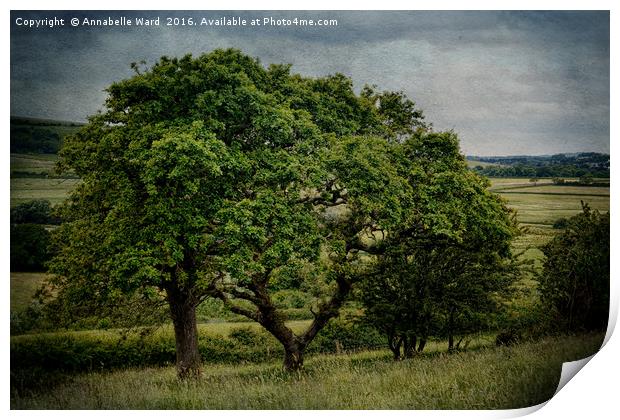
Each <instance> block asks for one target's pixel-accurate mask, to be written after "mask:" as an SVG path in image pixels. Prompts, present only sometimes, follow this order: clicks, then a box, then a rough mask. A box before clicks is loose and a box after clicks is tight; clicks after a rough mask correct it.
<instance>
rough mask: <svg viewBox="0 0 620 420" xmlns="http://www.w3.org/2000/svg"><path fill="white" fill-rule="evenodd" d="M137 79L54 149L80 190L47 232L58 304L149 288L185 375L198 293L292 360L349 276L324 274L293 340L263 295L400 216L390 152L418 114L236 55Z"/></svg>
mask: <svg viewBox="0 0 620 420" xmlns="http://www.w3.org/2000/svg"><path fill="white" fill-rule="evenodd" d="M134 69H135V70H136V75H135V76H134V77H132V78H130V79H127V80H123V81H120V82H117V83H114V84H112V85H111V86H110V87H109V88H108V89H107V92H108V98H107V100H106V107H107V109H106V110H105V112H103V113H101V114H98V115H95V116H93V117H91V118H90V120H89V123H88V124H87V125H86V126H84V127H83V128H82V129H81V130H80V131H79V132H78V133H77V134H76V135H74V136H71V137H69V138H67V139H66V141H65V144H64V146H63V149H62V150H61V153H60V161H59V170H65V169H72V170H74V172H75V174H76V175H77V176H79V177H80V178H81V180H82V183H81V184H80V185H79V186H78V187H77V188H76V190H75V191H74V192H73V194H72V196H71V198H70V200H69V201H68V202H67V203H66V205H65V206H64V207H63V209H62V217H63V220H66V222H65V223H63V225H62V226H61V227H60V229H58V231H57V232H55V235H54V236H55V241H54V243H55V246H56V250H57V252H58V256H57V257H56V258H55V259H54V260H53V261H52V263H51V265H50V267H51V271H52V272H53V273H54V274H56V277H55V278H54V280H53V282H54V284H55V286H56V287H57V288H58V289H59V294H58V299H65V298H67V299H69V300H71V299H73V298H77V300H78V303H79V301H84V300H96V301H98V302H104V301H105V300H111V301H114V300H115V299H117V298H118V296H120V295H125V294H131V293H135V292H138V291H140V290H143V289H145V288H148V287H153V288H156V289H158V290H159V291H160V292H162V293H164V294H165V296H166V298H167V300H168V303H169V305H170V308H171V314H172V318H173V322H174V324H175V327H176V328H177V332H178V334H179V336H178V337H177V344H178V345H179V346H180V347H179V349H178V355H179V357H181V359H183V360H181V359H180V360H179V362H180V364H179V366H181V365H183V366H182V371H183V372H186V371H187V372H189V371H196V370H197V366H198V364H199V363H198V362H199V361H198V353H197V352H196V351H195V349H196V345H197V344H196V340H197V339H196V334H195V330H196V327H195V309H196V307H197V305H198V304H199V303H200V301H202V300H203V299H205V298H206V297H208V296H212V297H218V298H220V299H222V300H223V301H225V303H226V305H227V306H228V307H229V308H231V309H232V310H233V312H235V313H238V314H241V315H244V316H247V317H249V318H251V319H254V320H256V321H258V322H260V323H261V324H263V325H264V326H265V327H266V328H267V329H268V330H269V331H270V332H272V333H273V334H274V335H276V336H277V337H278V339H279V340H280V341H281V342H283V343H284V342H287V343H288V344H287V346H288V347H289V350H291V349H293V347H294V348H295V349H294V351H295V352H297V351H300V350H301V348H302V347H305V346H306V345H307V344H308V343H309V342H310V341H311V340H312V339H313V337H314V336H315V335H316V334H317V333H318V331H320V329H321V328H323V327H324V326H325V324H326V322H327V321H328V320H329V319H331V318H333V317H334V316H336V315H337V308H338V307H339V306H341V305H342V302H344V298H345V297H346V295H347V293H348V290H349V288H350V286H349V285H345V283H346V282H343V281H342V279H340V280H341V281H340V283H338V281H335V280H334V276H336V277H338V276H339V275H344V274H342V273H344V272H346V271H347V270H348V268H346V267H343V266H342V265H341V264H340V265H337V266H336V265H332V266H330V268H329V269H330V270H331V273H332V274H330V275H325V276H324V277H325V278H324V279H325V281H326V283H330V282H331V284H332V288H333V287H334V286H336V289H337V291H336V294H337V296H336V298H335V299H333V298H332V299H331V300H330V299H329V295H328V299H327V300H325V299H324V298H325V296H323V299H319V300H318V302H317V305H316V307H317V308H318V310H319V315H318V322H317V323H316V324H314V325H313V326H312V327H311V328H310V330H309V331H308V332H307V334H305V335H304V336H303V338H299V337H297V338H296V337H295V335H294V334H293V333H292V332H291V331H290V330H287V328H286V326H285V325H284V324H283V316H282V314H281V313H279V312H278V310H277V309H278V308H275V307H274V306H273V304H272V303H271V300H270V298H269V295H270V293H272V292H273V291H277V290H278V289H279V288H282V287H283V286H289V285H291V286H292V285H295V284H299V282H301V281H303V275H301V276H297V277H298V278H297V279H295V277H296V275H295V273H294V272H295V271H296V270H295V268H299V267H310V271H313V270H315V271H316V270H318V271H324V269H325V267H324V266H323V264H324V263H325V262H324V261H321V260H320V255H321V253H322V252H324V250H327V249H332V248H333V249H335V248H337V249H338V252H337V253H338V257H337V259H340V260H341V259H342V258H341V257H342V254H341V253H340V247H341V245H342V241H343V240H344V241H345V242H346V241H347V240H348V241H350V242H351V241H353V240H354V239H355V238H356V237H357V235H358V234H359V233H360V232H361V231H362V230H363V229H365V228H366V226H367V224H368V217H369V216H371V215H374V214H377V215H378V218H376V219H377V220H381V222H382V223H383V224H387V223H388V222H389V223H393V222H394V221H395V220H396V217H395V216H396V214H394V212H396V211H401V212H402V210H398V209H397V208H396V206H397V203H398V197H397V196H396V195H394V191H396V189H397V188H398V183H397V182H396V183H394V185H392V182H393V180H392V179H391V176H392V174H393V170H391V169H390V167H391V162H390V159H389V148H390V147H389V146H388V144H389V141H394V140H398V139H400V138H401V137H403V136H405V135H408V134H409V133H412V132H413V131H414V130H415V129H417V128H420V127H423V122H422V119H423V116H422V113H421V112H420V111H418V110H417V109H415V105H414V103H413V102H412V101H410V100H409V99H407V98H406V97H405V96H404V95H403V94H402V93H390V92H383V93H376V92H375V91H374V89H372V88H367V89H364V94H362V95H356V94H355V92H354V91H353V84H352V81H351V80H350V79H349V78H347V77H346V76H344V75H342V74H335V75H332V76H327V77H322V78H305V77H302V76H300V75H295V74H291V73H290V66H286V65H271V66H269V67H268V68H265V67H263V66H262V65H261V64H260V63H259V61H258V60H256V59H253V58H251V57H248V56H245V55H243V54H242V53H241V52H240V51H237V50H215V51H213V52H211V53H209V54H204V55H201V56H200V57H197V58H193V57H192V56H190V55H187V56H185V57H183V58H180V59H177V58H168V57H162V58H161V59H160V60H159V61H158V62H157V63H155V64H154V65H153V66H152V67H151V68H149V69H147V70H146V71H144V72H141V71H140V70H139V68H138V67H134ZM397 117H398V118H397ZM343 152H344V153H345V154H344V155H341V153H343ZM344 191H346V197H345V193H344ZM388 195H390V196H388ZM336 196H337V197H336ZM330 198H333V199H335V200H336V201H337V200H338V199H342V200H343V201H344V202H347V203H348V204H347V205H348V209H349V210H350V211H351V217H350V218H348V220H347V221H346V222H347V223H346V224H347V226H346V228H347V229H348V231H347V232H346V235H342V234H340V235H337V234H336V235H334V234H332V233H333V232H330V231H329V229H326V220H325V219H326V217H325V216H326V213H327V211H326V210H325V208H326V206H322V205H321V202H322V201H323V202H325V200H328V199H330ZM343 201H341V202H338V203H337V204H342V202H343ZM328 204H336V203H328ZM375 223H376V220H375ZM327 238H331V239H329V240H328V239H327ZM333 261H334V260H333V259H332V262H333ZM345 265H346V264H345ZM291 268H292V270H291ZM287 271H288V273H287ZM336 272H338V273H340V274H335V273H336ZM273 273H278V274H280V275H279V276H274V277H273V279H272V274H273ZM285 273H287V274H286V275H285ZM347 275H348V274H347ZM315 277H316V276H315ZM272 280H276V281H272ZM341 285H345V286H341ZM343 287H344V288H343ZM314 289H315V290H316V289H317V288H314ZM330 292H331V290H330ZM180 373H181V371H180Z"/></svg>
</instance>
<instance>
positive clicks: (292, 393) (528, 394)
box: [11, 335, 603, 409]
mask: <svg viewBox="0 0 620 420" xmlns="http://www.w3.org/2000/svg"><path fill="white" fill-rule="evenodd" d="M602 338H603V337H602V335H587V336H582V337H560V338H546V339H543V340H541V341H538V342H530V343H525V344H520V345H517V346H514V347H499V348H496V347H492V346H491V347H486V348H485V347H483V348H479V349H477V350H470V351H467V352H461V353H456V354H446V353H438V352H428V353H427V354H424V355H421V356H420V357H418V358H415V359H413V360H408V361H403V362H393V361H391V360H390V355H389V353H388V352H385V351H367V352H361V353H356V354H351V355H339V356H338V355H318V356H314V357H309V358H308V359H307V360H306V364H305V368H304V370H303V372H301V373H286V372H284V371H283V370H282V368H281V365H280V363H279V362H273V363H264V364H248V365H230V364H226V365H224V364H215V365H205V366H204V372H203V376H202V378H201V379H200V380H197V381H186V382H180V381H178V380H177V379H176V377H175V370H174V368H172V367H164V368H146V369H127V370H118V371H114V372H107V373H88V374H80V375H75V376H73V377H72V378H71V380H69V381H66V382H62V383H60V384H58V385H56V386H53V387H48V388H45V389H42V390H38V391H37V390H35V391H28V392H26V393H24V394H22V395H19V394H18V393H17V392H16V391H15V389H11V409H510V408H520V407H527V406H531V405H535V404H539V403H542V402H544V401H546V400H548V399H549V398H551V397H552V396H553V393H554V391H555V389H556V387H557V384H558V381H559V377H560V372H561V364H562V363H563V362H566V361H571V360H577V359H581V358H584V357H586V356H589V355H591V354H593V353H594V352H596V351H597V350H598V349H599V348H600V345H601V342H602Z"/></svg>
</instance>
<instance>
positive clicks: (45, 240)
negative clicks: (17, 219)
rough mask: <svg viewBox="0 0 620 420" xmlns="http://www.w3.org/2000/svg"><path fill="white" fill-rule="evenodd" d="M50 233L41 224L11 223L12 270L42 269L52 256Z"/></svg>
mask: <svg viewBox="0 0 620 420" xmlns="http://www.w3.org/2000/svg"><path fill="white" fill-rule="evenodd" d="M49 242H50V233H49V232H48V231H47V230H46V229H45V228H44V227H43V226H41V225H37V224H34V223H24V224H19V225H11V271H41V270H43V269H44V268H45V264H46V263H47V261H48V260H49V258H50V251H49V249H48V248H49Z"/></svg>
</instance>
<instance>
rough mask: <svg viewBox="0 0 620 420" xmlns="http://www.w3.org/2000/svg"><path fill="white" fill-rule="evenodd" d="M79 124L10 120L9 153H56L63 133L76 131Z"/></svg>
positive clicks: (37, 120) (14, 118) (23, 119)
mask: <svg viewBox="0 0 620 420" xmlns="http://www.w3.org/2000/svg"><path fill="white" fill-rule="evenodd" d="M80 126H81V124H78V123H71V122H63V121H53V120H39V119H28V118H16V117H12V118H11V153H58V151H59V150H60V147H61V146H62V140H63V137H64V135H63V133H65V134H66V133H68V132H72V131H76V130H77V129H78V128H79V127H80Z"/></svg>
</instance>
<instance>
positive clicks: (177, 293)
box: [166, 286, 201, 379]
mask: <svg viewBox="0 0 620 420" xmlns="http://www.w3.org/2000/svg"><path fill="white" fill-rule="evenodd" d="M166 291H167V292H168V303H169V305H170V315H171V317H172V323H173V324H174V338H175V344H176V354H177V363H176V366H177V375H178V377H179V379H187V378H195V377H199V376H200V365H201V361H200V352H199V351H198V327H197V325H196V301H195V299H194V298H193V297H192V295H191V293H188V292H186V291H184V290H181V289H180V288H178V287H174V286H173V287H170V288H168V289H166Z"/></svg>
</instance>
